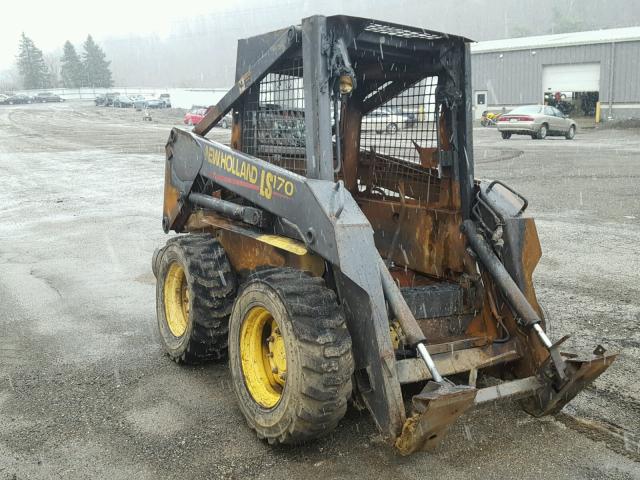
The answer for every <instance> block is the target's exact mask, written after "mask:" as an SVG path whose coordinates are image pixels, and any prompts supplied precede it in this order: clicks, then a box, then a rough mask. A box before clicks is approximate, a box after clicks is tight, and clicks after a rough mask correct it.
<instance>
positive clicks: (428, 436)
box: [395, 382, 477, 455]
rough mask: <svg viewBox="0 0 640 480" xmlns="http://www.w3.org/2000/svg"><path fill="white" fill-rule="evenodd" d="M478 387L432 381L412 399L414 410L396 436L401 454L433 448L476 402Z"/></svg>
mask: <svg viewBox="0 0 640 480" xmlns="http://www.w3.org/2000/svg"><path fill="white" fill-rule="evenodd" d="M476 393H477V390H476V389H475V388H473V387H469V386H466V385H448V384H441V383H436V382H428V383H427V385H426V386H425V387H424V389H423V390H422V391H421V392H420V393H419V394H418V395H416V396H414V397H413V399H412V404H413V414H412V415H411V417H409V418H408V419H407V421H406V422H405V423H404V425H403V426H402V433H401V434H400V436H399V437H398V439H397V440H396V444H395V445H396V448H397V449H398V451H399V453H400V454H401V455H410V454H412V453H414V452H417V451H419V450H432V449H433V448H435V447H436V446H437V445H438V444H439V443H440V440H441V439H442V438H443V437H444V434H445V432H446V431H447V429H448V428H449V425H451V424H452V423H453V422H455V421H456V420H457V419H458V417H460V416H461V415H462V414H463V413H464V412H466V411H467V410H468V409H469V408H470V407H471V406H473V404H474V400H475V397H476Z"/></svg>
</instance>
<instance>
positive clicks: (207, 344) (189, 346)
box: [152, 234, 236, 364]
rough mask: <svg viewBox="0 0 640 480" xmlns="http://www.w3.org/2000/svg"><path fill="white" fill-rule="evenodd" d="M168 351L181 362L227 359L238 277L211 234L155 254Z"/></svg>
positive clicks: (175, 242) (174, 242)
mask: <svg viewBox="0 0 640 480" xmlns="http://www.w3.org/2000/svg"><path fill="white" fill-rule="evenodd" d="M152 262H153V265H152V267H153V271H154V274H155V275H156V277H157V282H156V315H157V320H158V329H159V332H160V339H161V342H162V346H163V349H164V350H165V352H166V353H167V355H168V356H169V357H170V358H171V359H172V360H173V361H175V362H177V363H187V364H195V363H201V362H203V361H208V360H223V359H225V358H226V355H227V334H228V322H229V314H230V313H231V308H232V305H233V299H234V297H235V292H236V279H235V274H234V273H233V270H232V269H231V266H230V264H229V260H228V259H227V256H226V254H225V252H224V249H223V248H222V246H221V245H220V244H219V243H218V241H217V240H215V239H214V238H213V237H212V236H211V235H208V234H189V235H181V236H178V237H174V238H172V239H170V240H169V241H168V242H167V245H166V246H165V247H164V248H163V249H161V250H159V251H158V252H157V253H154V255H153V260H152Z"/></svg>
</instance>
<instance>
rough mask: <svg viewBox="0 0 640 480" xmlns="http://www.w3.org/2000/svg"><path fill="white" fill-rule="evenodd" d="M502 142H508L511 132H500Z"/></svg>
mask: <svg viewBox="0 0 640 480" xmlns="http://www.w3.org/2000/svg"><path fill="white" fill-rule="evenodd" d="M500 133H501V135H502V139H503V140H509V139H510V138H511V132H500Z"/></svg>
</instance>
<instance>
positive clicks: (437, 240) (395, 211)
mask: <svg viewBox="0 0 640 480" xmlns="http://www.w3.org/2000/svg"><path fill="white" fill-rule="evenodd" d="M358 204H359V205H360V208H361V209H362V211H363V212H364V214H365V215H366V216H367V218H368V219H369V221H370V222H371V226H372V227H373V230H374V239H375V242H376V247H377V248H378V251H380V254H381V255H382V256H383V257H386V256H387V253H388V250H389V247H390V245H391V240H392V238H393V235H394V232H395V229H396V228H397V221H398V216H399V211H400V203H399V202H395V201H391V200H386V201H385V200H374V199H369V198H358ZM405 208H406V213H405V221H404V222H403V224H402V225H401V228H400V231H399V234H398V246H397V248H396V249H395V252H394V254H393V256H392V257H391V260H392V261H393V262H394V263H395V264H397V265H402V266H406V267H407V268H410V269H412V270H415V271H418V272H421V273H424V274H428V275H433V276H434V277H441V278H442V277H445V278H446V277H447V276H448V275H451V274H452V273H459V274H460V273H463V272H464V271H465V267H464V261H465V257H466V252H465V241H464V237H463V236H462V234H461V232H460V224H461V223H462V217H461V215H460V214H459V213H458V212H455V211H450V210H429V209H427V208H425V207H422V206H419V205H407V206H406V207H405Z"/></svg>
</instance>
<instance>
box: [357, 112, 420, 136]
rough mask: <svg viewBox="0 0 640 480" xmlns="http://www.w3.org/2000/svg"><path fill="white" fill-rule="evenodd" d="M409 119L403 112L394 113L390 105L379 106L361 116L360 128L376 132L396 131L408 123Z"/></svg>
mask: <svg viewBox="0 0 640 480" xmlns="http://www.w3.org/2000/svg"><path fill="white" fill-rule="evenodd" d="M409 122H410V120H409V118H408V117H406V116H405V115H403V114H401V113H400V114H399V113H394V111H393V110H392V109H391V108H390V107H380V108H377V109H375V110H374V111H372V112H370V113H368V114H366V115H365V116H364V117H363V118H362V129H363V130H365V131H367V130H369V131H371V130H375V132H376V133H383V132H384V133H396V132H397V131H398V130H400V129H401V128H406V127H407V126H408V125H410V123H409Z"/></svg>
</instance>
